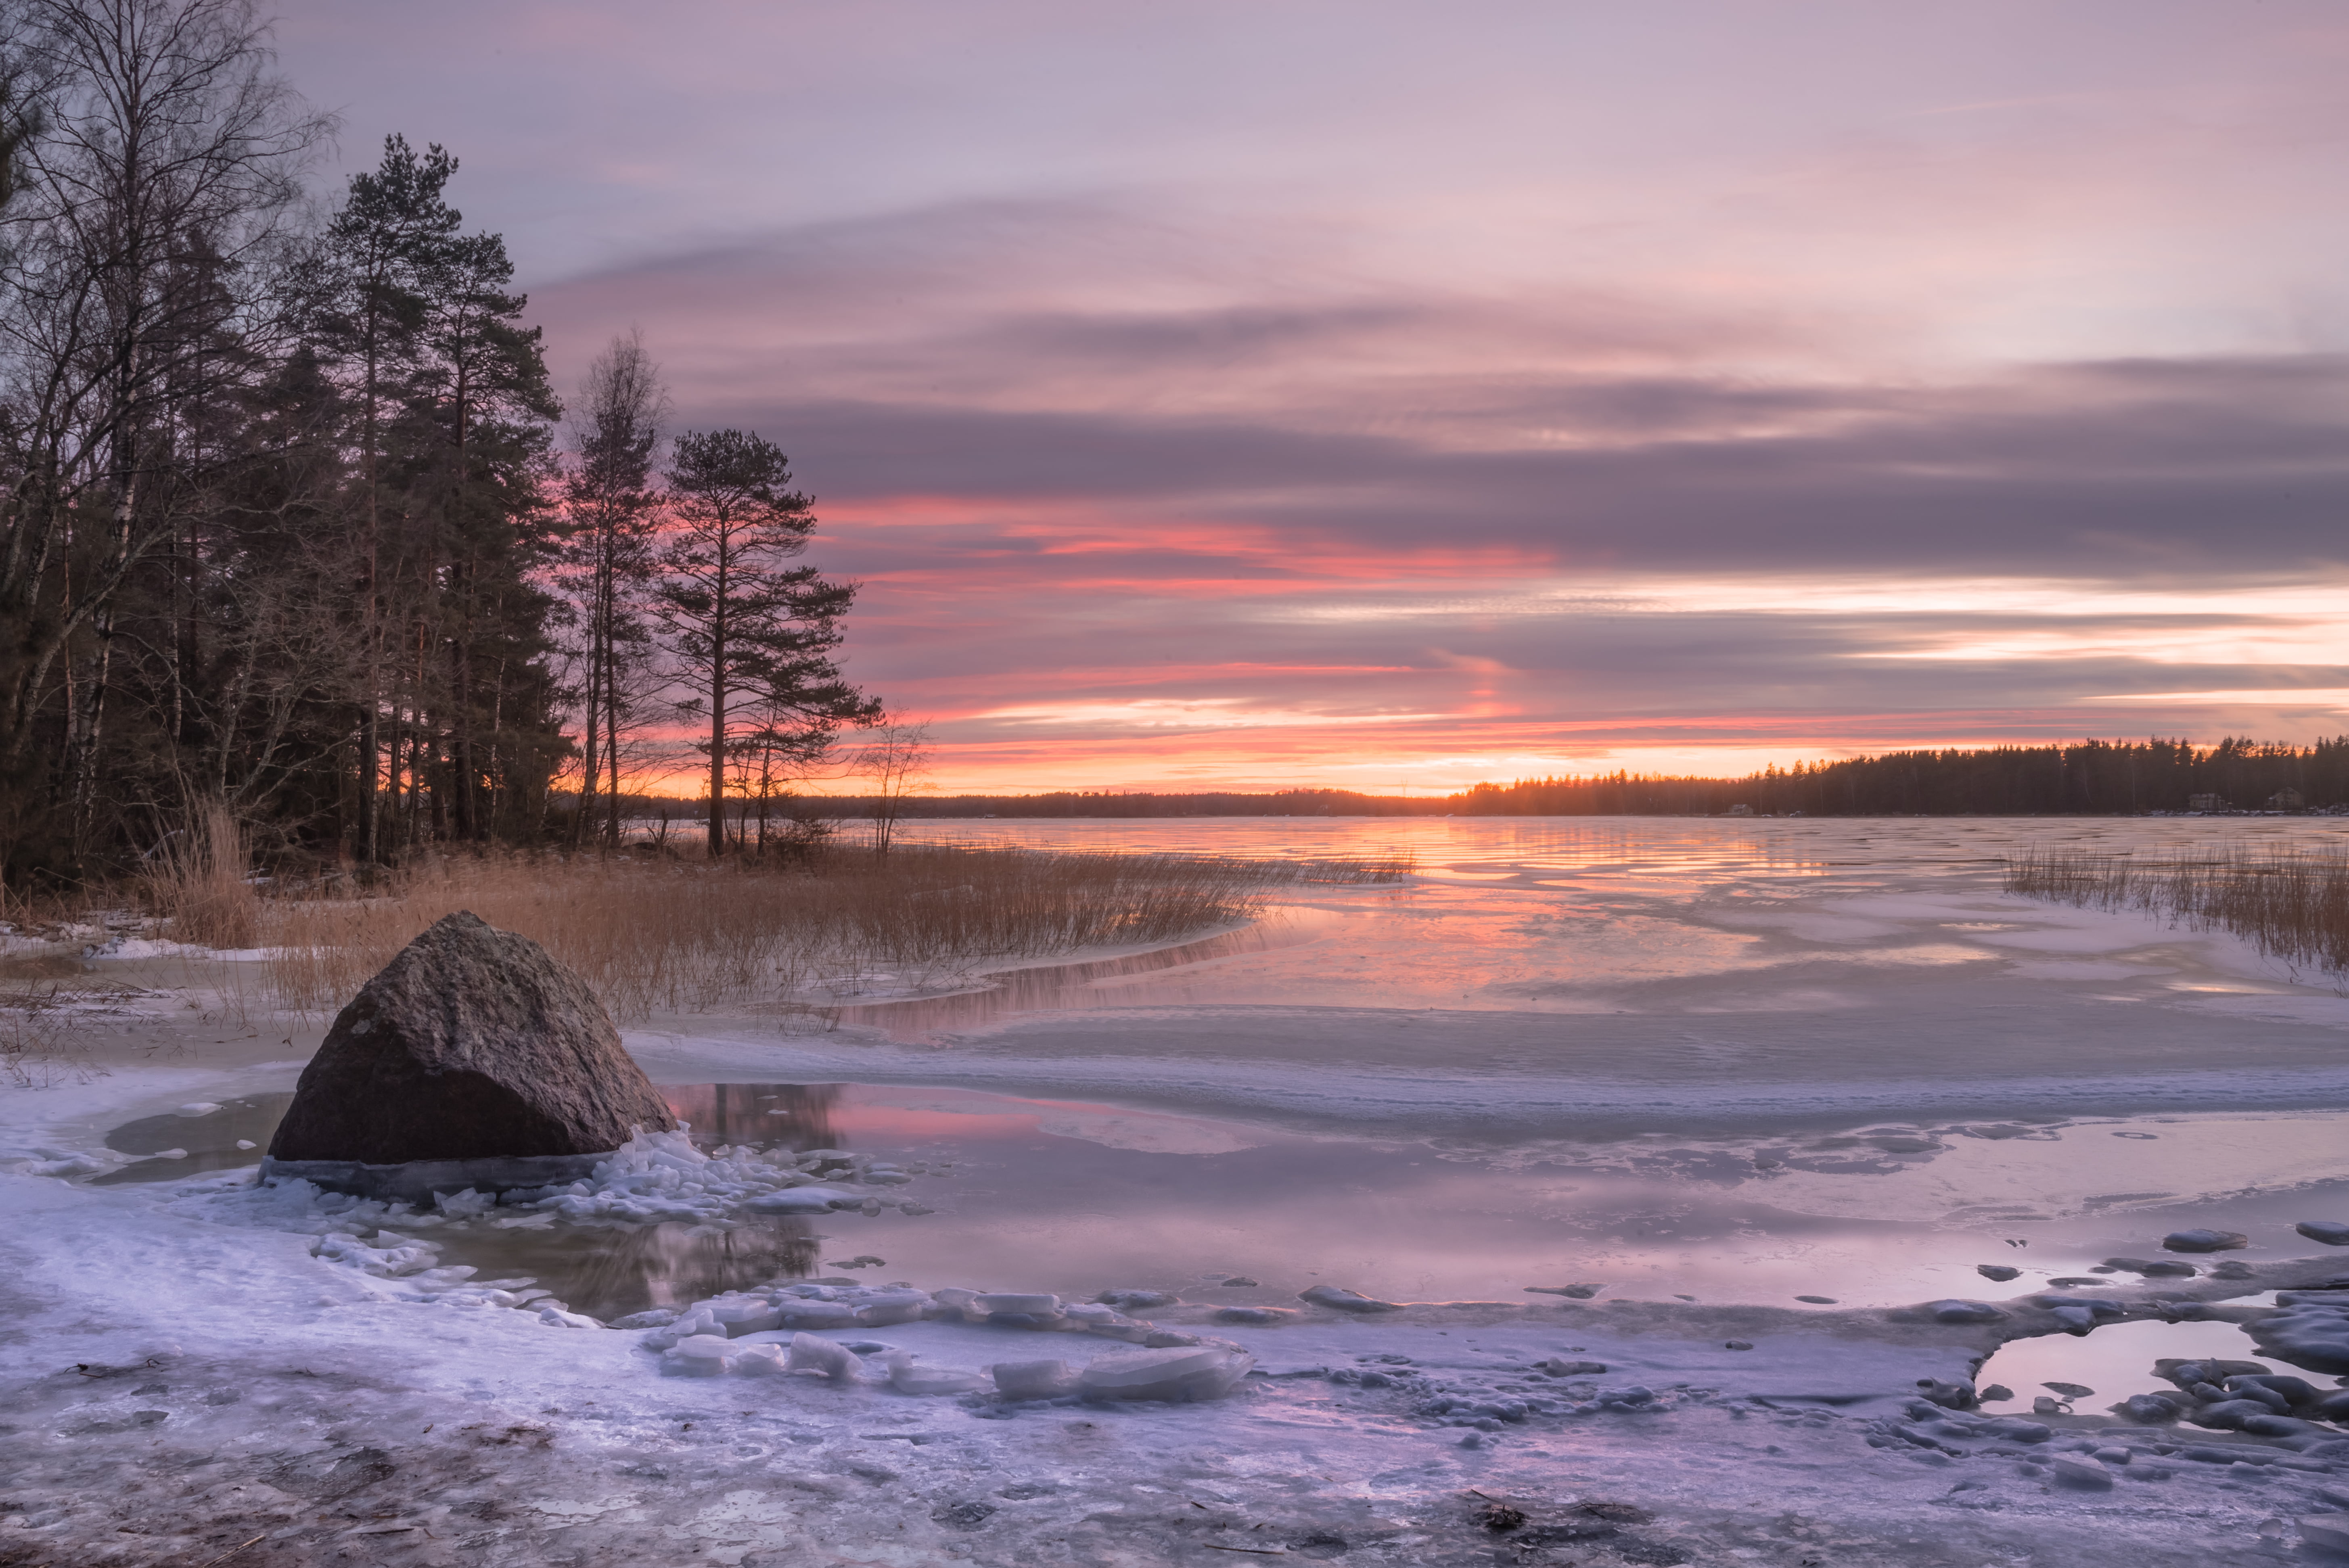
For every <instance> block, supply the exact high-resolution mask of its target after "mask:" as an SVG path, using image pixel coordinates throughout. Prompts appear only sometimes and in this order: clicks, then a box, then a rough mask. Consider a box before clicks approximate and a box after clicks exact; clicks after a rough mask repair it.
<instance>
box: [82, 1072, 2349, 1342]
mask: <svg viewBox="0 0 2349 1568" xmlns="http://www.w3.org/2000/svg"><path fill="white" fill-rule="evenodd" d="M662 1092H663V1094H664V1095H665V1096H666V1097H667V1099H668V1100H669V1103H670V1104H671V1105H672V1106H673V1107H674V1108H675V1109H677V1111H678V1114H679V1115H680V1116H681V1117H682V1118H683V1119H686V1120H688V1121H690V1122H691V1123H693V1128H694V1136H695V1137H696V1139H697V1140H698V1141H701V1142H703V1143H704V1144H705V1145H709V1146H715V1145H718V1144H730V1145H736V1146H748V1147H754V1148H774V1147H777V1146H781V1147H787V1148H790V1149H793V1150H812V1149H838V1150H854V1151H855V1152H857V1153H859V1154H864V1155H871V1156H874V1157H876V1158H880V1159H885V1160H890V1161H896V1162H898V1163H900V1164H901V1165H903V1166H905V1168H906V1169H907V1170H908V1171H916V1172H918V1174H916V1177H915V1180H914V1182H913V1184H912V1185H909V1186H904V1187H897V1188H893V1189H890V1191H891V1192H892V1194H893V1195H895V1196H899V1197H908V1198H913V1199H916V1200H917V1202H916V1204H915V1212H912V1213H905V1212H898V1211H895V1210H887V1211H884V1212H880V1213H877V1214H866V1213H863V1212H853V1211H852V1212H834V1213H831V1214H827V1215H823V1216H821V1217H819V1218H818V1219H815V1220H813V1221H811V1220H807V1219H798V1218H781V1217H778V1218H771V1219H755V1220H753V1219H749V1218H745V1219H743V1220H741V1221H740V1222H724V1223H717V1224H678V1223H669V1224H655V1225H628V1224H620V1223H614V1222H595V1223H575V1224H574V1223H568V1222H564V1223H554V1222H548V1221H547V1220H546V1219H545V1217H544V1216H534V1217H533V1216H527V1215H524V1216H515V1215H513V1214H512V1213H510V1212H509V1213H506V1214H492V1215H489V1216H485V1217H483V1218H481V1219H479V1220H475V1221H471V1222H465V1223H462V1224H447V1225H440V1226H435V1227H430V1232H431V1239H432V1240H434V1241H436V1242H439V1243H442V1244H443V1245H444V1247H445V1248H446V1249H447V1252H446V1257H445V1261H447V1262H450V1263H464V1264H473V1265H475V1266H476V1267H478V1268H480V1269H481V1273H482V1275H483V1277H485V1278H505V1277H512V1276H514V1275H517V1274H526V1275H530V1276H532V1277H533V1278H535V1279H536V1280H537V1281H538V1282H539V1283H540V1284H543V1285H544V1286H545V1287H546V1288H548V1289H551V1290H553V1291H554V1292H555V1293H556V1294H557V1295H560V1296H562V1297H563V1298H564V1300H566V1301H568V1302H570V1303H571V1304H572V1305H574V1307H576V1308H578V1309H580V1310H582V1311H587V1312H591V1313H594V1314H595V1315H597V1316H599V1317H610V1316H614V1315H622V1314H625V1313H628V1312H635V1311H639V1310H642V1309H643V1308H645V1307H647V1306H654V1305H671V1304H675V1303H678V1302H683V1301H688V1300H691V1299H695V1298H697V1297H699V1296H704V1295H713V1294H716V1293H718V1292H719V1291H722V1290H726V1289H730V1288H736V1287H740V1286H746V1285H751V1284H761V1283H763V1282H765V1281H768V1280H772V1279H776V1278H807V1277H811V1276H817V1277H840V1276H839V1275H838V1272H837V1271H838V1270H840V1269H848V1270H851V1271H852V1272H854V1271H857V1270H862V1269H864V1268H866V1267H870V1268H872V1269H873V1271H874V1272H873V1273H872V1274H869V1275H866V1274H859V1275H858V1277H869V1278H875V1279H880V1278H887V1279H906V1280H911V1281H914V1282H916V1283H917V1284H925V1285H944V1284H967V1285H971V1286H974V1287H977V1288H983V1289H1007V1290H1049V1291H1054V1292H1058V1293H1060V1294H1062V1295H1074V1296H1087V1295H1092V1294H1093V1293H1095V1292H1097V1291H1100V1290H1102V1289H1103V1288H1105V1287H1109V1286H1137V1287H1147V1288H1159V1289H1173V1290H1176V1291H1180V1292H1182V1293H1184V1294H1185V1295H1189V1296H1190V1297H1192V1298H1193V1299H1202V1298H1204V1299H1207V1300H1211V1301H1216V1302H1226V1303H1230V1304H1233V1305H1280V1304H1282V1303H1285V1302H1287V1301H1288V1300H1289V1299H1291V1298H1292V1297H1293V1296H1294V1295H1296V1293H1297V1292H1299V1291H1300V1290H1303V1289H1305V1288H1307V1287H1308V1286H1309V1285H1313V1284H1329V1283H1335V1284H1345V1285H1349V1286H1350V1287H1352V1288H1356V1289H1360V1290H1363V1291H1367V1292H1369V1293H1371V1294H1372V1295H1384V1296H1387V1297H1390V1298H1392V1299H1402V1300H1420V1301H1425V1300H1453V1299H1463V1298H1469V1299H1485V1300H1512V1301H1533V1302H1535V1303H1536V1304H1537V1305H1540V1304H1542V1303H1544V1302H1546V1301H1547V1298H1545V1297H1540V1296H1538V1295H1528V1294H1527V1292H1528V1291H1529V1290H1532V1289H1534V1288H1536V1287H1542V1286H1556V1285H1562V1284H1578V1283H1582V1282H1602V1283H1603V1284H1604V1287H1605V1288H1604V1290H1603V1291H1602V1292H1601V1294H1600V1296H1599V1304H1600V1306H1601V1307H1602V1308H1603V1305H1604V1304H1605V1302H1607V1301H1609V1300H1614V1299H1619V1298H1624V1297H1632V1298H1640V1299H1649V1300H1668V1299H1670V1298H1671V1297H1672V1296H1675V1295H1687V1296H1695V1297H1699V1298H1701V1299H1703V1300H1705V1301H1710V1302H1728V1301H1744V1302H1762V1303H1775V1304H1779V1305H1794V1304H1795V1303H1796V1302H1797V1301H1798V1300H1800V1299H1801V1298H1804V1297H1807V1296H1815V1295H1820V1296H1831V1297H1834V1298H1836V1302H1837V1305H1841V1306H1844V1307H1860V1306H1871V1305H1899V1304H1902V1303H1907V1302H1913V1301H1919V1300H1925V1299H1930V1298H1934V1297H1940V1296H1966V1297H1987V1298H1990V1299H1997V1298H2000V1297H2003V1296H2008V1295H2023V1294H2026V1293H2029V1292H2032V1291H2034V1290H2040V1289H2045V1288H2047V1287H2048V1285H2049V1283H2050V1282H2051V1281H2053V1280H2055V1279H2064V1278H2084V1277H2095V1271H2096V1270H2097V1269H2098V1268H2099V1267H2102V1266H2104V1265H2103V1260H2104V1259H2105V1258H2106V1257H2107V1256H2124V1255H2125V1256H2136V1257H2145V1256H2157V1255H2159V1253H2158V1245H2159V1238H2160V1237H2161V1235H2162V1234H2163V1233H2165V1232H2167V1231H2169V1230H2174V1229H2178V1228H2182V1227H2184V1226H2186V1225H2189V1224H2192V1225H2209V1226H2212V1227H2214V1228H2219V1229H2225V1230H2234V1231H2241V1232H2244V1233H2247V1234H2249V1235H2250V1236H2251V1239H2252V1244H2251V1248H2250V1249H2249V1250H2248V1251H2247V1252H2245V1253H2241V1254H2239V1255H2241V1256H2243V1257H2246V1258H2248V1259H2250V1260H2251V1261H2253V1262H2259V1261H2264V1260H2266V1259H2270V1258H2276V1257H2287V1256H2289V1257H2298V1256H2304V1255H2307V1254H2308V1253H2310V1252H2311V1251H2312V1250H2313V1245H2312V1243H2307V1242H2306V1241H2305V1240H2303V1239H2302V1238H2301V1237H2299V1236H2297V1235H2296V1234H2295V1233H2293V1232H2292V1224H2293V1223H2294V1222H2296V1221H2299V1220H2302V1219H2309V1218H2337V1217H2344V1216H2349V1156H2344V1153H2343V1152H2342V1145H2341V1141H2340V1139H2339V1135H2338V1119H2337V1118H2334V1117H2328V1116H2323V1115H2305V1114H2303V1115H2267V1116H2204V1117H2193V1118H2185V1117H2166V1118H2157V1119H2143V1120H2138V1121H2136V1122H2124V1121H2119V1120H2106V1119H2097V1120H2089V1121H2079V1122H2064V1121H2052V1120H2051V1121H2038V1122H2029V1123H2025V1122H2021V1121H2013V1122H1977V1123H1963V1124H1917V1125H1912V1124H1899V1125H1890V1124H1877V1125H1873V1126H1867V1127H1861V1128H1857V1129H1850V1130H1838V1131H1832V1132H1822V1133H1819V1134H1816V1135H1812V1136H1808V1137H1802V1138H1788V1137H1786V1136H1785V1135H1784V1134H1783V1133H1780V1134H1778V1135H1775V1136H1773V1137H1770V1138H1766V1139H1765V1138H1745V1139H1737V1138H1723V1139H1717V1140H1706V1139H1692V1138H1687V1137H1655V1138H1637V1139H1624V1140H1611V1141H1607V1142H1576V1141H1569V1140H1553V1141H1547V1142H1543V1143H1540V1144H1521V1145H1518V1146H1516V1147H1514V1148H1509V1149H1500V1150H1496V1149H1491V1148H1478V1147H1469V1146H1465V1145H1450V1144H1445V1145H1438V1144H1433V1143H1430V1142H1426V1141H1420V1140H1402V1139H1390V1140H1375V1139H1364V1138H1333V1137H1313V1136H1307V1135H1302V1134H1298V1133H1292V1132H1287V1131H1281V1130H1270V1129H1266V1128H1262V1127H1253V1126H1246V1125H1241V1124H1237V1123H1230V1122H1223V1121H1216V1120H1213V1119H1206V1118H1199V1117H1191V1116H1185V1115H1180V1114H1174V1113H1169V1112H1161V1111H1147V1110H1135V1109H1130V1108H1125V1107H1120V1106H1114V1105H1102V1104H1094V1103H1087V1102H1078V1101H1065V1100H1050V1099H1032V1098H1020V1097H1016V1096H1009V1095H999V1094H990V1093H986V1092H982V1091H978V1090H972V1089H959V1088H916V1087H899V1086H871V1085H858V1084H837V1083H833V1084H791V1083H753V1084H699V1085H685V1086H669V1087H667V1088H664V1089H663V1090H662ZM287 1098H288V1097H285V1096H253V1097H249V1098H248V1099H246V1100H244V1101H241V1102H238V1103H236V1104H234V1105H231V1106H226V1107H223V1109H222V1110H220V1111H216V1112H213V1113H211V1114H210V1115H208V1116H204V1117H196V1118H180V1117H155V1118H145V1119H140V1121H137V1122H132V1123H129V1124H126V1125H125V1126H123V1127H120V1128H118V1129H116V1130H115V1131H114V1133H113V1134H112V1135H111V1137H110V1139H109V1142H111V1143H112V1144H113V1146H114V1147H117V1148H119V1149H123V1150H127V1151H132V1152H142V1151H147V1152H151V1151H152V1150H155V1149H157V1148H158V1147H159V1146H160V1145H161V1144H163V1143H164V1142H165V1140H169V1142H170V1145H171V1147H175V1148H186V1149H188V1150H190V1153H189V1158H188V1159H187V1160H186V1161H160V1160H158V1161H147V1162H145V1163H144V1164H142V1165H140V1166H136V1167H132V1168H130V1170H129V1171H124V1172H118V1173H116V1174H115V1175H113V1176H110V1177H108V1178H104V1180H109V1181H122V1180H138V1179H153V1178H154V1177H157V1176H164V1177H169V1176H176V1175H182V1174H185V1173H186V1172H187V1171H189V1170H191V1169H193V1168H199V1167H197V1165H196V1161H197V1159H198V1155H199V1153H200V1152H202V1153H204V1154H206V1155H207V1157H211V1156H217V1157H218V1158H219V1159H220V1160H222V1161H233V1160H237V1159H242V1160H243V1161H247V1162H250V1161H253V1160H254V1159H256V1158H257V1155H256V1154H255V1153H254V1152H243V1153H242V1154H237V1153H233V1152H231V1150H232V1149H233V1137H231V1135H232V1134H240V1133H241V1134H243V1135H247V1136H248V1137H250V1139H251V1140H252V1141H254V1142H255V1143H259V1144H265V1142H266V1140H267V1137H268V1132H269V1126H268V1125H267V1124H268V1123H272V1122H274V1117H275V1114H276V1112H277V1111H278V1110H280V1109H282V1108H283V1105H284V1103H285V1099H287ZM206 1140H209V1141H206ZM818 1226H821V1227H822V1228H821V1229H819V1228H817V1227H818ZM872 1259H878V1260H881V1261H880V1262H879V1263H877V1264H868V1261H867V1260H872ZM1985 1263H1989V1264H2007V1265H2013V1266H2014V1267H2017V1268H2019V1269H2020V1270H2021V1271H2022V1273H2021V1276H2020V1277H2019V1278H2017V1279H2015V1280H2013V1281H2011V1282H2008V1283H2005V1284H1992V1282H1990V1281H1988V1280H1986V1279H1985V1278H1983V1277H1982V1275H1981V1274H1978V1273H1977V1272H1976V1268H1977V1265H1979V1264H1985ZM884 1271H885V1272H884ZM1235 1274H1238V1275H1246V1276H1247V1277H1248V1278H1251V1279H1253V1280H1256V1281H1258V1282H1260V1283H1259V1284H1256V1285H1253V1286H1226V1285H1224V1284H1221V1281H1222V1280H1224V1279H1225V1278H1226V1277H1228V1276H1230V1275H1235ZM2113 1332H2115V1330H2113V1329H2111V1328H2106V1329H2104V1330H2100V1331H2099V1333H2098V1336H2095V1337H2097V1338H2099V1339H2101V1337H2102V1336H2104V1335H2106V1334H2110V1333H2113ZM2063 1354H2065V1355H2074V1354H2076V1352H2075V1351H2073V1350H2070V1349H2068V1348H2066V1349H2064V1351H2063ZM2165 1354H2167V1352H2165ZM2146 1365H2147V1367H2149V1366H2150V1365H2151V1358H2150V1357H2147V1358H2146ZM2050 1376H2055V1377H2062V1376H2063V1374H2061V1373H2054V1374H2050ZM2008 1380H2009V1381H2010V1382H2012V1379H2008ZM2070 1380H2072V1381H2076V1382H2082V1383H2086V1384H2089V1385H2091V1386H2096V1387H2101V1385H2100V1384H2098V1383H2097V1379H2096V1378H2095V1377H2072V1378H2071V1379H2070Z"/></svg>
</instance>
